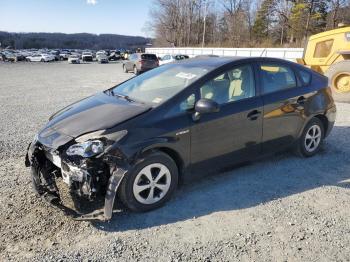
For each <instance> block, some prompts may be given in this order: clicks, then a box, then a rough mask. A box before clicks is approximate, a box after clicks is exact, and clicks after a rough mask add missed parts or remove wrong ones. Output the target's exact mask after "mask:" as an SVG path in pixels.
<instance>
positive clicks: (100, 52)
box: [95, 50, 106, 60]
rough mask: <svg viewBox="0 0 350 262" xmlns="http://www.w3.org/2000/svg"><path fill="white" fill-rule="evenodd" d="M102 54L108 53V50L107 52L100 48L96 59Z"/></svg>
mask: <svg viewBox="0 0 350 262" xmlns="http://www.w3.org/2000/svg"><path fill="white" fill-rule="evenodd" d="M100 55H106V52H105V51H104V50H99V51H97V52H96V54H95V57H96V60H97V58H98V57H99V56H100Z"/></svg>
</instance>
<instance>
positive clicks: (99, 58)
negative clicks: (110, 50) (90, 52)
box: [96, 53, 109, 64]
mask: <svg viewBox="0 0 350 262" xmlns="http://www.w3.org/2000/svg"><path fill="white" fill-rule="evenodd" d="M96 60H97V62H98V63H100V64H105V63H108V62H109V60H108V56H107V55H106V54H105V53H103V54H102V53H101V54H98V55H97V54H96Z"/></svg>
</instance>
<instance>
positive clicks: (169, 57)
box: [159, 54, 189, 65]
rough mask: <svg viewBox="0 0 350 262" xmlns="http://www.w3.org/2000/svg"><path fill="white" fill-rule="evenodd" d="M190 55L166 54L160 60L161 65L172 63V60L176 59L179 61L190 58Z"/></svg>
mask: <svg viewBox="0 0 350 262" xmlns="http://www.w3.org/2000/svg"><path fill="white" fill-rule="evenodd" d="M188 58H189V56H188V55H181V54H178V55H169V54H168V55H165V56H163V57H162V58H161V59H160V60H159V65H164V64H167V63H171V62H175V61H179V60H183V59H188Z"/></svg>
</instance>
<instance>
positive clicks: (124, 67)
mask: <svg viewBox="0 0 350 262" xmlns="http://www.w3.org/2000/svg"><path fill="white" fill-rule="evenodd" d="M123 72H124V73H127V72H128V70H127V69H126V66H125V65H123Z"/></svg>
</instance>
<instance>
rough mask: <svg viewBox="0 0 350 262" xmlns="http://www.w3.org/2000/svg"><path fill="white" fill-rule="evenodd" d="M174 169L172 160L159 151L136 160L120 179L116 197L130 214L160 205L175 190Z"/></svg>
mask: <svg viewBox="0 0 350 262" xmlns="http://www.w3.org/2000/svg"><path fill="white" fill-rule="evenodd" d="M177 183H178V169H177V166H176V164H175V162H174V160H173V159H172V158H171V157H169V156H168V155H167V154H164V153H162V152H153V153H150V154H147V155H146V156H144V157H143V158H142V159H140V160H139V161H138V162H137V163H136V165H135V166H134V167H133V168H132V170H131V171H130V172H128V173H127V174H126V175H125V177H124V178H123V180H122V182H121V184H120V188H119V196H120V199H121V201H122V202H123V204H124V205H125V206H126V207H127V208H129V209H130V210H132V211H137V212H144V211H149V210H152V209H155V208H158V207H160V206H162V205H163V204H164V203H165V202H166V201H168V200H169V199H170V197H171V195H172V193H173V192H174V191H175V189H176V187H177Z"/></svg>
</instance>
